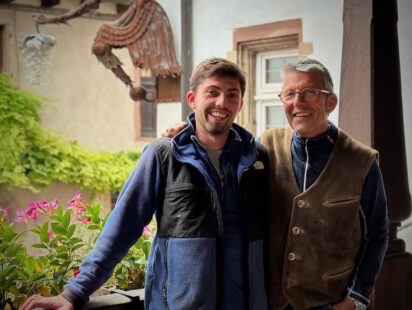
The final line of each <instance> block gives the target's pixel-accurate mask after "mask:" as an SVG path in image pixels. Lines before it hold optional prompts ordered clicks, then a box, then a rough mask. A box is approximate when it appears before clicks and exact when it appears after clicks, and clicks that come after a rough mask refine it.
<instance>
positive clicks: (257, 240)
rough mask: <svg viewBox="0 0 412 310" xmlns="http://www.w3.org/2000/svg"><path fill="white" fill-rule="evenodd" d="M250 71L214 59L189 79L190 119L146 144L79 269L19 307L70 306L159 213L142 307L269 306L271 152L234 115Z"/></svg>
mask: <svg viewBox="0 0 412 310" xmlns="http://www.w3.org/2000/svg"><path fill="white" fill-rule="evenodd" d="M244 92H245V77H244V75H243V73H242V72H241V71H240V69H239V68H238V67H237V66H236V65H235V64H233V63H231V62H229V61H227V60H225V59H221V58H212V59H208V60H205V61H203V62H202V63H200V64H199V65H198V66H197V67H196V69H195V70H194V72H193V74H192V77H191V90H190V91H189V92H188V94H187V101H188V104H189V105H190V107H191V108H192V109H193V111H194V113H192V114H191V115H190V116H189V118H188V122H189V126H188V127H187V128H186V129H185V130H183V131H181V132H180V133H179V134H178V135H176V136H175V137H174V138H173V139H172V140H169V139H160V140H158V141H156V142H154V143H152V144H150V145H149V146H148V147H147V148H146V149H145V151H144V152H143V154H142V156H141V158H140V160H139V162H138V164H137V166H136V169H135V171H134V172H133V173H132V175H131V176H130V177H129V179H128V180H127V182H126V184H125V185H124V187H123V189H122V191H121V193H120V195H119V199H118V202H117V204H116V207H115V209H114V211H113V213H112V215H111V216H110V218H109V220H108V221H107V223H106V226H105V228H104V230H103V232H102V234H101V236H100V237H99V239H98V241H97V243H96V247H95V248H94V250H93V251H92V252H91V254H89V256H88V257H87V258H86V260H85V261H84V262H83V264H82V265H81V267H80V274H79V275H78V276H77V277H76V278H73V279H72V280H71V281H70V283H69V284H68V285H67V286H66V287H65V290H64V292H63V293H62V294H61V295H59V296H56V297H50V298H43V297H39V296H34V297H31V298H30V299H29V300H28V301H27V302H26V303H25V304H24V305H23V307H22V308H21V309H22V310H28V309H33V308H36V307H43V308H49V309H73V307H75V308H77V307H78V306H81V305H83V304H84V303H86V302H87V301H88V298H89V295H90V294H91V293H92V292H93V291H95V290H96V289H98V288H99V287H100V286H101V285H102V284H103V283H104V282H105V281H106V279H108V278H109V276H110V275H111V273H112V271H113V268H114V267H115V265H116V264H117V263H118V262H119V261H120V260H121V259H122V257H123V256H124V255H125V254H126V252H127V251H128V249H129V247H130V246H131V245H132V244H133V243H134V242H135V241H136V239H137V238H138V237H140V235H141V233H142V230H143V227H144V226H145V225H147V224H148V223H149V222H150V220H151V218H152V216H153V214H156V219H157V233H156V236H155V238H154V239H153V243H152V249H151V254H150V257H149V263H148V268H147V274H146V285H145V307H146V309H156V310H159V309H267V301H266V294H265V287H264V278H263V257H262V253H263V241H262V238H263V225H262V223H263V214H264V212H265V211H264V210H263V208H264V206H265V205H266V201H265V198H266V186H267V179H266V178H267V172H268V170H267V169H266V167H267V166H268V159H267V155H266V153H265V152H264V150H263V148H262V147H261V146H259V145H257V144H255V141H254V139H253V137H252V135H251V134H250V133H248V132H247V131H246V130H244V129H243V128H241V127H239V126H237V125H236V124H234V123H233V121H234V119H235V117H236V115H237V114H238V112H239V111H240V109H241V108H242V104H243V101H242V98H243V95H244Z"/></svg>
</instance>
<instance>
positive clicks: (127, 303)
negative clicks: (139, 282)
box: [84, 289, 144, 310]
mask: <svg viewBox="0 0 412 310" xmlns="http://www.w3.org/2000/svg"><path fill="white" fill-rule="evenodd" d="M86 309H94V310H97V309H98V310H104V309H110V310H132V309H133V310H144V289H140V290H132V291H122V290H112V291H111V293H110V294H109V295H102V296H97V297H92V298H90V302H89V303H88V304H87V305H86V306H85V308H84V310H86Z"/></svg>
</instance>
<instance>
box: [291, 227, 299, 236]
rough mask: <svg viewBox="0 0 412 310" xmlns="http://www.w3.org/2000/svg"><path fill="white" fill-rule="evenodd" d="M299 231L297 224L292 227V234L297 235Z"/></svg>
mask: <svg viewBox="0 0 412 310" xmlns="http://www.w3.org/2000/svg"><path fill="white" fill-rule="evenodd" d="M300 233H301V229H300V228H299V227H297V226H293V227H292V234H294V235H299V234H300Z"/></svg>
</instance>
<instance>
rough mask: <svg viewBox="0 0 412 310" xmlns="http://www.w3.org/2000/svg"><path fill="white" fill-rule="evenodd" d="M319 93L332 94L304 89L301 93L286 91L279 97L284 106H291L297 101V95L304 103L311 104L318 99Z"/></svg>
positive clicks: (315, 89)
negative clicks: (290, 104)
mask: <svg viewBox="0 0 412 310" xmlns="http://www.w3.org/2000/svg"><path fill="white" fill-rule="evenodd" d="M319 93H324V94H331V92H329V91H327V90H324V89H317V88H304V89H302V90H301V91H293V90H286V91H284V92H281V93H280V94H279V95H278V96H279V98H280V100H281V101H282V102H283V103H284V104H289V103H292V102H293V100H295V97H296V94H299V97H300V98H301V99H302V100H303V101H306V102H311V101H313V100H315V99H316V98H318V96H319Z"/></svg>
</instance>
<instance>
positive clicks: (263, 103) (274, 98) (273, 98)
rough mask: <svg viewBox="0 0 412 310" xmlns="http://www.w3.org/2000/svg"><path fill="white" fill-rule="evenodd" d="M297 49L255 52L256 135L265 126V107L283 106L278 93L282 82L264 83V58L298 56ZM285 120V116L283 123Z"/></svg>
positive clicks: (258, 134)
mask: <svg viewBox="0 0 412 310" xmlns="http://www.w3.org/2000/svg"><path fill="white" fill-rule="evenodd" d="M298 56H299V54H298V50H296V49H294V50H282V51H269V52H262V53H258V54H256V94H255V96H254V100H255V102H256V135H257V136H260V135H261V134H262V132H263V131H264V130H266V127H267V122H266V120H267V115H266V112H267V108H268V107H270V106H283V103H282V102H281V101H280V99H279V97H278V94H279V93H280V92H281V90H282V83H266V82H265V78H266V77H265V75H266V60H267V59H270V58H281V57H298ZM284 125H287V121H286V118H285V124H284Z"/></svg>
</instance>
